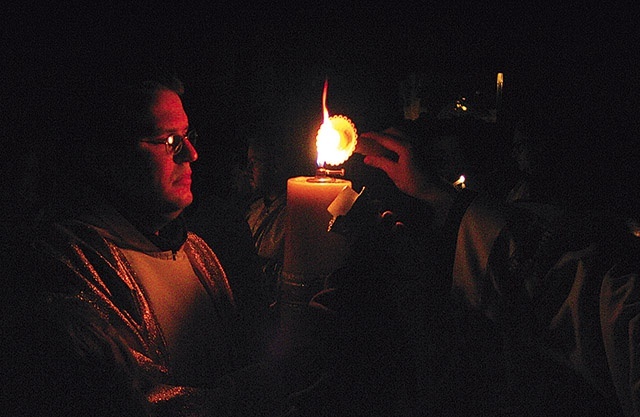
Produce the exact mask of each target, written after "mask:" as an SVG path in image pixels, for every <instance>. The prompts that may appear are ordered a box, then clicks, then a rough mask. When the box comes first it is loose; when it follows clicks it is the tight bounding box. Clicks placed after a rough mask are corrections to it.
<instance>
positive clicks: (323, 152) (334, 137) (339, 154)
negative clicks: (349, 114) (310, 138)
mask: <svg viewBox="0 0 640 417" xmlns="http://www.w3.org/2000/svg"><path fill="white" fill-rule="evenodd" d="M327 85H328V83H327V81H326V80H325V82H324V89H323V91H322V114H323V123H322V125H321V126H320V129H318V134H317V136H316V148H317V150H318V158H317V161H316V162H317V164H318V167H319V168H320V167H323V166H324V165H325V164H328V165H340V164H342V163H343V162H344V161H346V160H347V159H349V157H350V156H351V154H352V153H353V151H354V150H355V149H356V142H357V133H356V128H355V126H354V125H353V123H352V122H351V120H349V119H348V118H346V117H344V116H331V117H329V111H328V110H327Z"/></svg>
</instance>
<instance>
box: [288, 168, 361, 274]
mask: <svg viewBox="0 0 640 417" xmlns="http://www.w3.org/2000/svg"><path fill="white" fill-rule="evenodd" d="M346 186H348V187H351V182H350V181H347V180H343V179H335V178H334V179H330V178H325V179H324V180H322V179H320V180H318V179H316V178H314V177H295V178H290V179H289V180H288V181H287V219H286V222H285V224H286V229H285V248H284V249H285V252H284V265H283V272H284V273H285V274H287V276H289V277H290V278H291V277H298V278H299V279H300V280H303V281H307V280H316V279H317V278H319V277H324V276H327V275H329V274H331V273H332V272H334V271H335V270H336V269H338V268H339V267H341V266H342V265H344V261H345V258H346V254H347V242H346V238H345V237H344V236H342V235H339V234H337V233H334V232H329V231H327V228H328V226H329V221H330V220H331V217H332V216H331V214H330V213H329V212H328V211H327V207H329V205H330V204H331V202H332V201H333V200H334V199H335V198H336V196H337V195H338V194H339V193H340V191H342V189H343V188H344V187H346Z"/></svg>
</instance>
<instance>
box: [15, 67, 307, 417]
mask: <svg viewBox="0 0 640 417" xmlns="http://www.w3.org/2000/svg"><path fill="white" fill-rule="evenodd" d="M122 74H124V73H117V74H115V75H122ZM113 75H114V74H113V73H111V74H108V77H112V78H113ZM129 79H134V80H133V81H129ZM100 81H102V80H100ZM125 81H126V82H125ZM95 84H96V85H97V86H98V89H97V92H96V90H89V91H92V93H91V94H89V93H88V91H86V90H81V93H82V94H81V96H80V97H78V100H82V99H83V98H88V99H89V100H88V101H86V102H85V101H82V103H83V105H82V106H81V107H84V110H85V112H84V113H83V114H80V113H79V114H78V115H76V116H78V119H82V120H81V122H82V125H83V126H84V128H85V135H86V140H84V137H83V142H81V143H80V144H79V145H78V149H75V150H72V149H71V148H72V147H73V146H71V147H70V149H69V151H70V152H77V153H74V158H69V159H70V160H71V161H70V164H69V165H70V166H69V167H67V168H70V169H69V171H70V172H71V174H72V175H70V176H69V178H73V182H72V184H73V185H72V186H71V187H69V188H70V190H71V191H72V192H73V194H74V197H73V198H70V200H71V201H72V202H71V204H69V205H68V207H67V210H65V211H63V212H62V213H61V216H57V217H56V219H55V221H53V222H52V224H51V225H49V226H48V227H44V228H43V229H42V232H41V233H40V234H39V235H38V236H37V237H36V239H34V243H33V245H32V249H33V251H34V256H35V257H34V258H32V259H33V264H34V265H37V266H34V271H37V272H35V273H34V276H37V277H38V278H42V279H39V280H38V281H37V284H34V285H33V287H32V288H33V293H32V296H33V298H32V301H34V302H33V303H30V304H29V307H28V308H29V309H30V310H31V311H30V314H32V315H31V317H32V323H31V325H32V326H31V328H29V324H27V325H25V327H26V328H28V329H29V330H27V332H32V333H31V334H32V335H35V336H30V338H33V339H34V340H33V341H32V342H33V343H31V342H30V343H29V346H30V349H32V346H42V348H38V347H35V348H33V349H35V351H36V355H35V356H37V357H38V360H37V361H34V362H31V363H29V365H27V366H29V367H30V368H31V369H29V370H28V372H26V373H25V372H16V374H19V375H20V378H23V379H24V378H29V375H30V374H31V376H32V378H31V379H32V380H31V381H30V382H29V384H30V386H29V387H28V389H27V391H26V392H32V393H33V396H34V397H35V400H34V399H31V400H30V401H38V403H36V404H35V405H32V404H30V405H29V406H30V407H37V406H42V407H47V408H49V407H51V408H50V409H49V410H48V411H49V412H51V413H53V414H56V415H58V414H60V415H62V414H64V415H76V414H78V415H80V414H82V415H147V414H149V415H163V416H167V415H181V416H182V415H258V414H260V415H271V414H275V413H285V412H286V411H287V410H288V409H289V407H290V406H291V403H289V402H287V401H286V398H287V397H288V396H289V395H290V394H292V393H293V392H296V391H298V390H301V389H304V388H305V387H307V386H308V385H309V384H310V383H312V382H314V381H315V380H316V379H315V378H316V376H315V374H314V372H308V371H307V370H302V369H303V368H306V367H308V366H309V365H310V363H309V362H307V361H306V360H298V358H294V357H292V356H289V353H290V352H288V351H287V349H286V348H285V347H284V345H282V344H279V345H278V349H277V352H275V353H274V355H271V356H269V357H266V356H264V355H262V353H263V351H262V350H261V349H260V348H259V345H260V343H258V342H260V341H256V340H255V339H252V335H251V332H250V330H251V329H252V326H251V325H252V323H247V321H248V319H247V318H246V317H245V316H244V315H243V312H242V311H239V310H238V309H237V308H236V303H235V300H234V294H233V291H232V288H231V287H230V285H229V282H228V280H227V276H226V274H225V271H224V270H223V268H222V266H221V264H220V262H219V261H218V258H217V257H216V255H215V254H214V253H213V251H212V250H211V249H210V248H209V246H207V245H206V244H205V243H204V241H203V240H202V239H200V238H199V237H198V236H196V235H195V234H193V233H191V232H188V231H187V229H186V227H185V222H184V221H183V214H182V212H183V210H184V209H185V208H186V207H187V206H189V205H190V204H191V203H192V201H193V194H192V191H191V184H192V170H191V163H192V162H195V161H196V160H197V159H198V153H197V151H196V148H195V145H196V137H197V135H196V133H195V131H194V130H193V129H191V127H190V124H189V118H188V116H187V114H186V112H185V110H184V108H183V104H182V99H181V95H182V92H183V87H182V84H181V83H180V81H179V80H177V79H175V78H173V77H171V76H168V75H167V74H165V73H157V74H156V73H153V72H145V73H143V74H142V76H141V77H137V76H136V77H132V74H130V73H127V74H126V78H125V77H124V76H123V78H122V79H116V80H115V82H105V83H104V84H103V85H102V86H101V85H100V83H99V82H96V83H95ZM104 87H106V88H104ZM78 151H80V152H78ZM78 163H79V164H78ZM74 170H77V172H74ZM265 307H266V306H265ZM258 308H259V307H258ZM34 311H35V312H36V313H33V312H34ZM254 316H255V312H253V315H252V317H254ZM289 342H291V341H289ZM298 348H300V346H298ZM304 351H305V349H304V348H302V349H301V350H300V352H304ZM25 357H29V358H30V359H31V357H30V356H29V355H28V354H25ZM312 357H313V355H312ZM25 362H29V361H25ZM312 368H313V366H312ZM312 374H314V375H313V376H312ZM19 391H21V390H19ZM21 392H24V391H21ZM27 398H29V397H27ZM21 406H25V404H22V405H21Z"/></svg>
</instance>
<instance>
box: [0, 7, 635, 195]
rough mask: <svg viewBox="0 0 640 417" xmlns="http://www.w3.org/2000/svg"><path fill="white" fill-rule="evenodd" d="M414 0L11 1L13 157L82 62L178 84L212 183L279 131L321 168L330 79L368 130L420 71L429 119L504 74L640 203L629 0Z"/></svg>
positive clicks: (44, 136)
mask: <svg viewBox="0 0 640 417" xmlns="http://www.w3.org/2000/svg"><path fill="white" fill-rule="evenodd" d="M411 3H417V2H406V3H405V2H388V4H383V5H376V4H374V3H354V2H343V5H339V4H337V3H336V2H333V3H326V4H321V3H313V4H305V3H304V2H294V3H292V4H291V5H289V6H285V5H283V4H280V5H274V4H268V5H260V4H259V3H248V2H246V3H245V2H241V1H240V2H237V1H234V2H215V4H211V5H185V4H175V5H171V6H162V7H161V6H157V5H154V6H147V5H135V6H133V5H127V6H118V5H115V4H113V5H101V6H88V5H80V4H77V5H73V4H72V5H60V4H56V5H50V6H47V5H34V4H31V3H30V2H26V3H23V4H22V5H19V6H12V7H10V8H9V9H8V10H5V11H4V12H3V14H4V24H3V26H2V45H3V55H4V59H3V66H4V69H5V71H7V77H6V80H7V82H6V84H5V88H3V89H2V90H3V92H2V96H3V99H2V102H3V103H2V106H3V108H4V109H5V111H4V112H3V113H4V114H5V116H6V120H7V122H8V123H7V124H8V125H9V127H8V128H7V130H6V138H5V139H4V140H6V141H7V147H5V149H8V151H7V152H6V153H5V155H14V154H15V153H16V152H22V151H24V148H23V147H21V146H26V147H32V146H38V141H40V140H42V141H51V140H59V139H58V138H60V137H64V132H55V128H51V127H50V126H52V125H53V126H55V123H53V124H51V123H49V122H51V120H48V121H46V123H41V122H42V120H40V119H44V118H49V119H55V118H64V117H65V116H64V112H63V111H62V112H56V111H51V109H52V108H55V107H56V105H57V104H58V103H56V99H55V94H49V93H50V92H51V91H56V90H59V89H64V88H66V87H69V86H72V85H73V83H75V82H76V78H74V77H75V76H76V75H77V74H79V73H84V71H82V70H84V69H86V68H87V67H89V68H91V66H96V67H100V65H101V63H103V62H105V61H115V62H118V61H123V62H124V61H126V60H130V59H133V58H135V57H139V56H141V55H144V56H149V57H153V58H155V59H158V60H161V61H165V62H167V63H169V64H170V65H173V66H175V67H176V68H177V70H178V73H179V75H180V76H181V78H182V79H183V80H184V82H185V85H186V95H185V97H184V102H185V107H186V108H187V112H188V113H189V116H190V119H191V122H192V124H193V125H194V126H196V127H197V128H198V130H199V132H200V133H201V137H202V138H201V142H200V145H199V150H200V161H199V163H198V164H197V166H198V168H197V169H198V170H199V172H200V174H201V175H202V176H203V177H209V179H210V181H211V184H216V183H217V182H218V181H219V180H220V178H221V177H223V176H225V175H226V173H227V172H228V170H229V169H230V165H231V164H232V163H233V161H235V159H237V158H238V155H242V150H243V146H244V144H245V141H246V138H247V137H248V136H250V135H254V134H256V133H257V134H259V135H260V134H264V135H272V136H274V137H278V138H282V139H281V140H282V142H283V147H285V148H287V149H288V150H289V151H290V153H291V154H292V155H295V156H296V157H297V158H298V160H297V163H298V164H299V168H297V169H298V170H299V171H300V173H301V174H303V173H305V172H303V171H305V170H306V169H313V167H312V164H313V142H312V140H313V136H314V132H315V131H316V129H317V127H318V126H319V124H320V123H321V118H322V108H321V94H322V86H323V82H324V80H325V78H326V79H328V80H329V94H328V107H329V111H330V113H331V114H344V115H347V116H348V117H349V118H351V119H352V120H353V121H354V123H355V124H356V126H357V128H358V131H360V132H362V131H367V130H372V129H381V128H384V127H386V126H387V125H388V124H389V123H391V122H393V121H394V120H396V119H397V118H398V117H401V115H402V105H401V100H400V95H399V89H400V83H401V82H402V81H403V80H406V79H407V77H408V76H409V75H410V74H412V73H414V74H418V75H419V76H420V77H421V79H422V89H421V93H420V95H421V97H422V104H423V107H424V109H426V111H427V113H426V117H429V116H433V115H434V114H436V113H437V111H438V110H439V109H440V108H442V106H443V105H445V104H447V103H449V102H451V100H452V99H454V98H455V97H457V96H460V95H466V96H468V95H473V94H481V95H484V96H487V97H491V96H492V95H493V94H495V80H496V73H497V72H503V73H504V78H505V84H504V103H505V108H506V109H509V110H510V111H511V112H512V113H514V114H517V113H526V112H527V111H528V109H530V108H545V109H547V111H550V112H553V113H554V114H555V115H556V116H557V117H559V118H564V117H566V118H567V119H571V120H574V121H576V122H575V123H577V124H582V125H583V126H584V127H585V129H584V131H585V132H588V133H589V134H588V135H586V136H585V138H584V141H583V143H582V144H583V145H584V150H580V154H581V155H583V156H584V157H586V158H587V159H586V160H585V163H584V165H583V167H584V169H585V171H587V170H588V171H589V172H591V175H590V176H589V177H590V178H602V181H606V182H607V184H609V185H611V187H613V188H616V191H615V193H623V194H625V197H624V198H630V197H629V196H626V194H628V195H635V194H636V193H635V191H629V189H633V187H631V185H629V186H626V185H625V186H622V187H620V186H619V184H620V183H621V181H622V182H624V181H631V180H632V178H635V177H637V175H636V171H637V169H636V167H637V163H636V156H635V155H636V147H637V144H636V142H637V133H638V117H637V105H638V99H637V96H638V76H637V64H638V62H637V55H638V47H637V45H638V38H639V37H638V29H637V24H636V20H637V18H638V17H639V16H640V15H639V14H638V11H637V6H635V5H634V2H632V1H629V2H609V3H607V4H602V5H599V6H598V5H595V6H589V7H586V6H584V5H583V4H581V2H571V1H568V2H556V3H555V4H543V3H541V2H535V3H537V4H529V3H525V2H512V4H510V5H504V4H499V3H496V2H491V3H489V2H486V3H485V2H459V3H456V2H442V4H441V3H436V2H419V3H418V4H411ZM81 69H82V70H81ZM79 70H80V71H79ZM34 126H36V127H35V128H34ZM38 126H43V127H42V129H41V131H39V130H38V129H39V128H38ZM44 130H49V132H46V131H44ZM50 130H54V132H51V131H50ZM25 142H26V145H25ZM16 143H18V144H19V145H18V146H17V147H16V148H14V147H13V145H16ZM585 150H586V151H585ZM604 177H607V178H606V179H605V178H604ZM629 184H635V183H633V182H630V183H629ZM609 185H607V187H609ZM618 188H621V190H618ZM616 195H618V194H616Z"/></svg>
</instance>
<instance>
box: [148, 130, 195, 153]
mask: <svg viewBox="0 0 640 417" xmlns="http://www.w3.org/2000/svg"><path fill="white" fill-rule="evenodd" d="M185 139H188V140H189V143H191V146H196V142H197V141H198V133H197V132H196V131H195V130H190V131H188V132H187V134H186V135H185V136H183V135H177V134H174V135H170V136H167V137H166V138H164V139H146V140H142V141H141V142H145V143H152V144H154V145H161V144H164V145H165V146H166V149H167V153H168V154H169V155H177V154H179V153H180V151H182V148H183V147H184V141H185Z"/></svg>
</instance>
